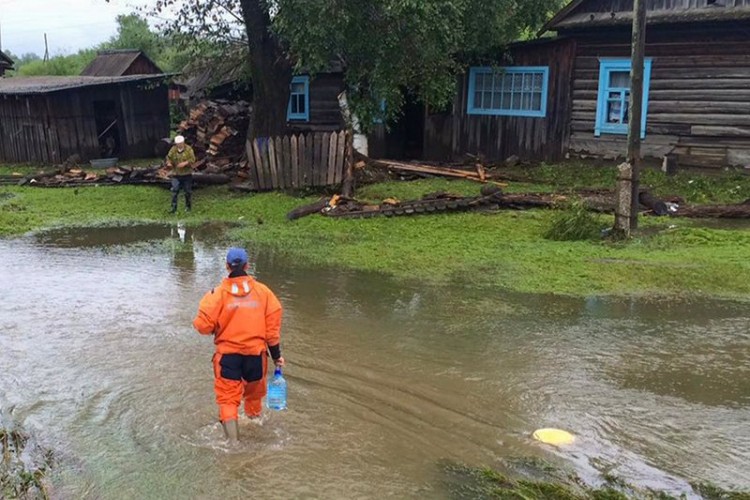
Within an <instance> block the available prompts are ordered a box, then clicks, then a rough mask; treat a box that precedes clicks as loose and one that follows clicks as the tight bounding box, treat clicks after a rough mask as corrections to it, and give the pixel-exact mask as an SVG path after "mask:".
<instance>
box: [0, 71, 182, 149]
mask: <svg viewBox="0 0 750 500" xmlns="http://www.w3.org/2000/svg"><path fill="white" fill-rule="evenodd" d="M168 135H169V105H168V101H167V86H166V83H165V77H164V75H151V76H142V75H134V76H120V77H91V76H72V77H64V76H57V77H32V78H3V79H0V162H11V163H21V162H33V163H45V164H54V163H60V162H62V161H63V160H65V159H66V158H67V157H69V156H70V155H73V154H78V155H80V156H81V158H82V159H84V160H88V159H94V158H101V157H110V156H116V157H119V158H140V157H149V156H153V154H154V145H155V144H156V143H157V141H159V140H160V139H161V138H163V137H166V136H168Z"/></svg>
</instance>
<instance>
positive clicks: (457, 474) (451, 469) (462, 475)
mask: <svg viewBox="0 0 750 500" xmlns="http://www.w3.org/2000/svg"><path fill="white" fill-rule="evenodd" d="M516 462H519V461H518V460H512V461H509V462H508V463H506V464H504V468H505V469H507V471H505V472H500V471H498V470H494V469H490V468H474V467H468V466H464V465H459V464H448V465H445V466H444V467H443V472H444V474H445V477H446V485H447V487H448V490H449V493H450V494H451V497H452V498H454V499H456V500H464V499H467V500H468V499H469V498H470V499H472V500H484V499H486V500H629V499H639V500H678V499H684V498H686V496H685V495H680V496H675V495H673V494H670V493H667V492H664V491H655V490H651V489H644V488H638V487H636V486H633V485H630V484H628V483H627V482H625V481H623V480H622V479H620V478H617V477H613V476H606V475H605V476H604V477H602V481H603V484H602V485H601V486H598V487H597V486H591V485H588V484H585V483H584V482H583V481H582V480H581V479H580V478H579V477H578V476H577V475H576V474H575V473H573V472H567V473H566V472H564V471H562V470H560V469H558V468H556V467H555V466H552V465H549V464H547V463H546V462H544V461H539V460H535V461H534V463H532V464H531V467H529V463H528V461H527V460H524V459H521V460H520V462H523V463H522V464H521V467H519V466H518V464H517V463H516ZM691 487H692V489H693V491H692V493H693V494H694V495H696V496H699V497H700V498H703V499H704V500H750V493H748V492H740V491H731V490H725V489H723V488H719V487H717V486H715V485H711V484H704V483H700V484H693V485H691Z"/></svg>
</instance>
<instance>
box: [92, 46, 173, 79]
mask: <svg viewBox="0 0 750 500" xmlns="http://www.w3.org/2000/svg"><path fill="white" fill-rule="evenodd" d="M139 57H143V58H145V59H146V60H147V61H148V62H149V63H150V64H151V66H153V67H154V68H155V70H156V72H157V73H161V72H162V71H161V69H159V67H158V66H157V65H156V63H154V61H152V60H151V59H149V57H148V56H147V55H146V54H144V53H143V52H141V51H140V50H135V49H120V50H101V51H99V52H98V53H97V55H96V58H95V59H94V60H93V61H91V63H89V65H88V66H86V67H85V68H84V69H83V71H81V76H122V75H124V74H125V72H126V71H127V70H128V68H130V66H131V65H132V64H133V63H134V62H135V61H136V59H138V58H139Z"/></svg>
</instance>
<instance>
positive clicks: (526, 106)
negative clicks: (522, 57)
mask: <svg viewBox="0 0 750 500" xmlns="http://www.w3.org/2000/svg"><path fill="white" fill-rule="evenodd" d="M548 79H549V68H548V67H546V66H514V67H508V68H471V69H470V70H469V103H468V111H467V112H468V113H469V114H470V115H506V116H536V117H544V116H546V115H547V81H548Z"/></svg>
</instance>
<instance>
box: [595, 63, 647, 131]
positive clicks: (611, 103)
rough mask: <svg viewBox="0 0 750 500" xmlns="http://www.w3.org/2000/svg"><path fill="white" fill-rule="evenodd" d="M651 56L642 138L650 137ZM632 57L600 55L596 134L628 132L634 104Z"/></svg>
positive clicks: (645, 75)
mask: <svg viewBox="0 0 750 500" xmlns="http://www.w3.org/2000/svg"><path fill="white" fill-rule="evenodd" d="M651 61H652V59H651V58H646V59H645V60H644V67H643V113H642V115H641V139H643V138H644V137H646V117H647V116H648V89H649V86H650V84H651ZM630 68H631V63H630V59H599V95H598V98H597V102H596V125H595V127H594V135H596V136H597V137H599V136H600V135H602V134H627V133H628V105H629V104H630Z"/></svg>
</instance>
